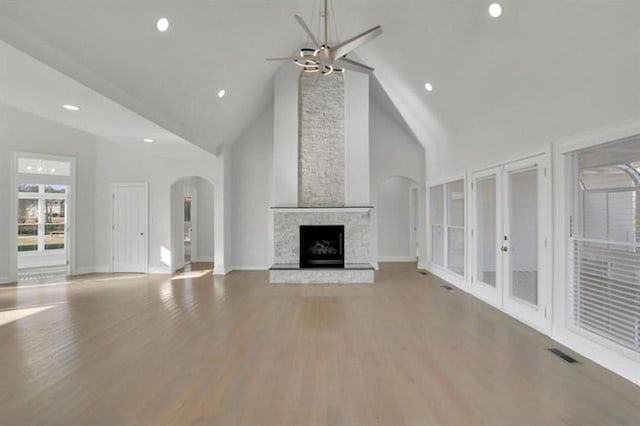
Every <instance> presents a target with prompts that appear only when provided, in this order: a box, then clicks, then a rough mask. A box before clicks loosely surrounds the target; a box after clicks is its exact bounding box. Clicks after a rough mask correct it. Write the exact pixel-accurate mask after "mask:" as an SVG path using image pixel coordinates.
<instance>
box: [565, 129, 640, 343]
mask: <svg viewBox="0 0 640 426" xmlns="http://www.w3.org/2000/svg"><path fill="white" fill-rule="evenodd" d="M572 156H573V161H572V164H573V206H574V209H573V213H572V216H571V222H570V223H571V234H570V237H569V240H570V241H569V246H568V247H569V250H570V256H569V258H570V262H569V263H570V266H569V280H570V283H569V284H570V285H569V306H568V308H569V309H568V319H569V322H570V324H572V325H573V326H574V327H577V328H580V329H582V330H585V331H588V332H590V333H594V334H597V335H599V336H601V337H604V338H606V339H608V340H609V341H611V342H614V343H617V344H618V345H621V346H623V347H625V348H627V349H630V350H632V351H634V352H637V353H640V244H639V242H640V223H639V214H640V136H638V137H634V138H628V139H625V140H622V141H617V142H613V143H609V144H604V145H599V146H596V147H593V148H588V149H585V150H582V151H577V152H575V153H573V154H572Z"/></svg>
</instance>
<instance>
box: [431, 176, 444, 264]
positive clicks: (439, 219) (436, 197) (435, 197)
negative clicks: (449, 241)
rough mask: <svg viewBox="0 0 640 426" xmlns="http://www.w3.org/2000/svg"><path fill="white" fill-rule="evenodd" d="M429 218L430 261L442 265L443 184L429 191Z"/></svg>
mask: <svg viewBox="0 0 640 426" xmlns="http://www.w3.org/2000/svg"><path fill="white" fill-rule="evenodd" d="M429 205H430V210H431V211H430V215H429V216H430V218H431V262H433V263H435V264H436V265H440V266H444V185H438V186H434V187H432V188H431V190H430V191H429Z"/></svg>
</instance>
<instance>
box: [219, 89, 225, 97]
mask: <svg viewBox="0 0 640 426" xmlns="http://www.w3.org/2000/svg"><path fill="white" fill-rule="evenodd" d="M225 93H227V92H225V90H224V89H222V90H220V91H219V92H218V97H219V98H222V97H223V96H224V94H225Z"/></svg>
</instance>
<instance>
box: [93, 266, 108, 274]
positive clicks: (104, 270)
mask: <svg viewBox="0 0 640 426" xmlns="http://www.w3.org/2000/svg"><path fill="white" fill-rule="evenodd" d="M95 271H96V273H98V274H108V273H109V272H111V270H110V268H109V266H107V265H99V266H96V267H95Z"/></svg>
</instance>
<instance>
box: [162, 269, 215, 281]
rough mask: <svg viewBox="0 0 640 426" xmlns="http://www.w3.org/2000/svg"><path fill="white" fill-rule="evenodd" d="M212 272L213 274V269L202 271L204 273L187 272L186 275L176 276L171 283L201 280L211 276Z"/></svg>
mask: <svg viewBox="0 0 640 426" xmlns="http://www.w3.org/2000/svg"><path fill="white" fill-rule="evenodd" d="M211 272H212V271H211V269H205V270H202V271H191V272H185V273H182V274H178V275H176V276H173V277H171V281H177V280H188V279H192V278H200V277H204V276H205V275H207V274H210V273H211Z"/></svg>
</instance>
